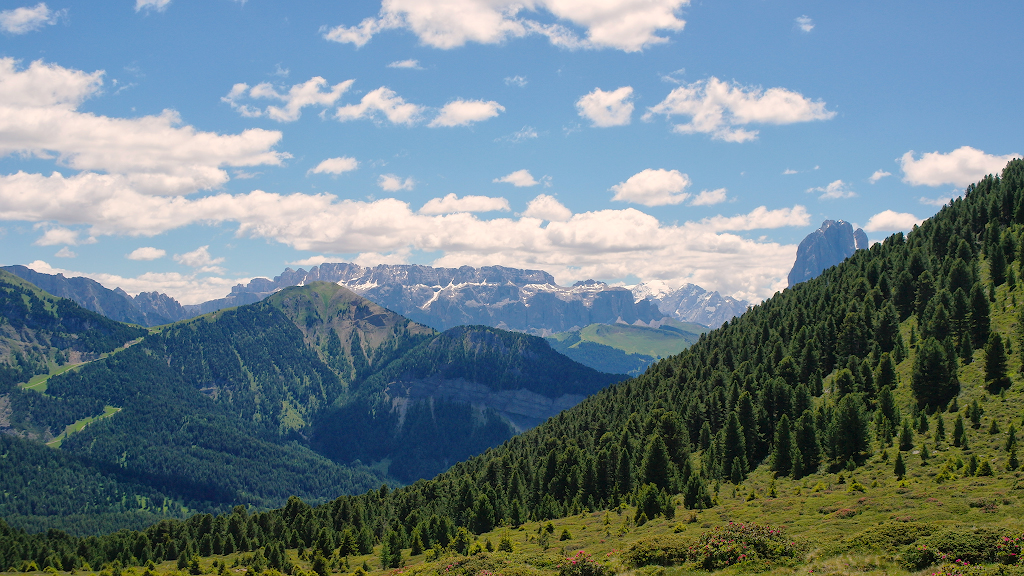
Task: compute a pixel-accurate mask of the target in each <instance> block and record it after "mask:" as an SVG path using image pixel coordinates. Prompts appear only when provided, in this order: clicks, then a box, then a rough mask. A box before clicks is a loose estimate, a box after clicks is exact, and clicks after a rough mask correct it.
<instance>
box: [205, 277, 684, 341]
mask: <svg viewBox="0 0 1024 576" xmlns="http://www.w3.org/2000/svg"><path fill="white" fill-rule="evenodd" d="M317 280H325V281H329V282H336V283H338V284H340V285H342V286H345V287H346V288H349V289H350V290H352V291H353V292H355V293H357V294H359V295H360V296H363V297H364V298H367V299H369V300H371V301H373V302H376V303H378V304H380V305H381V306H384V307H386V308H389V309H391V310H393V311H395V312H398V313H399V314H401V315H403V316H405V317H406V318H408V319H410V320H412V321H414V322H419V323H420V324H425V325H427V326H430V327H432V328H436V329H438V330H447V329H448V328H452V327H454V326H461V325H467V324H482V325H485V326H493V327H495V328H503V329H506V330H516V331H520V332H529V333H533V334H540V335H546V334H550V333H553V332H564V331H566V330H572V329H579V328H582V327H584V326H587V325H589V324H595V323H614V322H625V323H627V324H633V323H635V322H637V321H640V322H644V323H650V322H651V321H655V320H659V319H661V318H663V317H664V314H663V313H662V312H661V311H660V310H659V309H658V306H657V305H656V304H655V303H654V302H653V301H649V300H642V299H641V300H637V299H635V298H634V296H633V293H632V292H631V291H630V290H628V289H626V288H618V287H612V286H609V285H607V284H605V283H603V282H597V281H595V280H586V281H583V282H577V283H576V284H574V285H573V286H571V287H564V286H559V285H557V284H556V283H555V279H554V278H553V277H552V276H551V275H550V274H548V273H547V272H543V271H540V270H519V269H515V268H505V267H503V266H484V267H481V268H473V267H471V266H463V267H461V268H433V267H431V266H420V265H414V264H402V265H387V264H381V265H379V266H374V267H372V268H364V267H362V266H359V265H357V264H347V263H341V264H322V265H320V266H314V267H313V268H311V269H310V270H309V271H306V270H304V269H301V268H300V269H299V270H292V269H291V268H288V269H286V270H285V271H284V272H283V273H282V274H281V275H280V276H277V277H276V278H274V279H273V280H269V279H266V278H256V279H254V280H252V281H250V282H249V283H248V284H246V285H241V284H239V285H237V286H235V287H234V288H232V289H231V294H230V295H229V296H228V297H227V298H224V299H222V300H221V301H214V302H218V303H220V302H223V303H224V305H225V306H237V305H238V304H243V303H247V302H251V301H254V300H253V299H255V300H259V299H261V298H263V297H265V296H267V295H269V294H272V293H273V292H276V291H277V290H280V289H282V288H284V287H287V286H296V285H302V284H306V283H309V282H314V281H317ZM210 304H213V302H207V303H205V304H202V305H200V306H204V307H205V306H207V305H210Z"/></svg>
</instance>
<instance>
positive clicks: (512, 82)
mask: <svg viewBox="0 0 1024 576" xmlns="http://www.w3.org/2000/svg"><path fill="white" fill-rule="evenodd" d="M526 84H527V81H526V76H519V75H518V74H517V75H515V76H505V85H506V86H518V87H520V88H522V87H523V86H526Z"/></svg>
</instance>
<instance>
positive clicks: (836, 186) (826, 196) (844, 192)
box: [807, 180, 857, 200]
mask: <svg viewBox="0 0 1024 576" xmlns="http://www.w3.org/2000/svg"><path fill="white" fill-rule="evenodd" d="M807 192H808V193H810V194H813V193H816V192H821V196H818V199H819V200H836V199H839V198H853V197H855V196H857V193H856V192H854V191H853V190H852V189H850V185H849V184H847V183H846V182H843V181H842V180H835V181H833V182H831V183H829V185H828V186H817V187H815V188H808V189H807Z"/></svg>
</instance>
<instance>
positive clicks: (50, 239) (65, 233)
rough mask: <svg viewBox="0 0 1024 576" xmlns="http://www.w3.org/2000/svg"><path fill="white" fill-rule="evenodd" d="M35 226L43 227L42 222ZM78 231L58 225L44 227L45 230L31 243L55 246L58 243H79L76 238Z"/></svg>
mask: <svg viewBox="0 0 1024 576" xmlns="http://www.w3.org/2000/svg"><path fill="white" fill-rule="evenodd" d="M35 227H36V228H40V227H45V226H44V225H43V224H41V223H40V224H36V226H35ZM78 235H79V232H78V231H77V230H71V229H69V228H63V227H60V226H55V227H52V228H50V227H46V231H45V232H43V235H42V236H40V237H39V238H37V239H36V241H35V242H33V244H35V245H36V246H56V245H58V244H70V245H72V246H74V245H75V244H78V243H79V240H78Z"/></svg>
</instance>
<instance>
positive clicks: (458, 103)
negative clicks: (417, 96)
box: [427, 100, 505, 128]
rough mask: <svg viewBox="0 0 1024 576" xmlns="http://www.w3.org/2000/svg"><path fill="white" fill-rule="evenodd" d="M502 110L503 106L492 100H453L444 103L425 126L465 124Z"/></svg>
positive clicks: (488, 117) (490, 116) (487, 117)
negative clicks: (435, 115)
mask: <svg viewBox="0 0 1024 576" xmlns="http://www.w3.org/2000/svg"><path fill="white" fill-rule="evenodd" d="M504 111H505V107H504V106H502V105H501V104H498V103H497V102H495V101H494V100H488V101H486V102H485V101H483V100H454V101H452V102H449V103H447V104H445V105H444V107H443V108H441V112H440V113H439V114H438V115H437V117H436V118H434V119H433V120H432V121H431V122H430V124H428V125H427V126H430V127H431V128H437V127H439V126H443V127H452V126H467V125H469V124H472V123H473V122H482V121H484V120H487V119H490V118H494V117H495V116H497V115H498V113H500V112H504Z"/></svg>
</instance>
